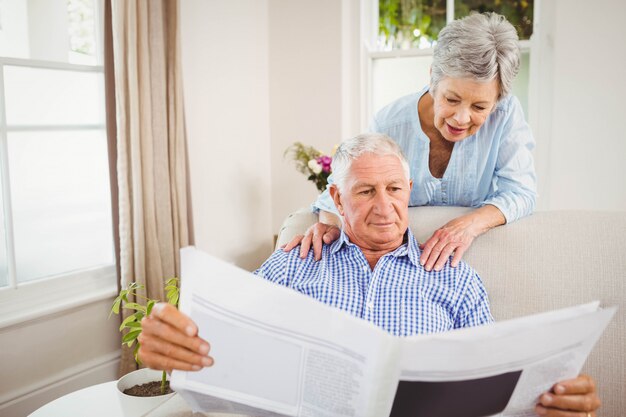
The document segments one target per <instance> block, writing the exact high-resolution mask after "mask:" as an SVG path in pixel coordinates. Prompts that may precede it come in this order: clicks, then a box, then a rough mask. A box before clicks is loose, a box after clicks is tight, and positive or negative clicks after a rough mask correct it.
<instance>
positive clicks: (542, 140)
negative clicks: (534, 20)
mask: <svg viewBox="0 0 626 417" xmlns="http://www.w3.org/2000/svg"><path fill="white" fill-rule="evenodd" d="M540 5H541V8H540V10H539V13H540V19H541V20H540V28H539V29H540V39H539V45H538V46H539V48H540V53H539V56H538V57H537V59H538V60H539V62H538V63H537V65H538V68H537V69H536V71H538V72H537V73H536V77H537V79H538V83H539V85H538V86H537V91H536V96H535V97H536V99H534V100H535V101H534V103H535V104H536V106H537V109H536V113H534V114H532V116H533V117H531V122H532V124H533V127H534V130H535V135H536V139H537V152H536V157H537V176H538V181H539V193H540V197H539V200H538V206H539V208H541V209H551V210H556V209H590V210H593V209H596V210H626V129H624V120H625V117H624V115H625V114H626V113H625V111H624V97H626V77H625V76H624V74H625V72H624V68H626V46H624V40H626V25H625V24H624V16H626V2H624V1H622V0H598V1H597V2H594V3H593V5H590V4H588V3H584V2H572V1H566V0H542V1H541V3H540ZM531 65H532V63H531Z"/></svg>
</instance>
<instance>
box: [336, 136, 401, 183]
mask: <svg viewBox="0 0 626 417" xmlns="http://www.w3.org/2000/svg"><path fill="white" fill-rule="evenodd" d="M365 153H373V154H376V155H381V156H384V155H393V156H397V157H398V158H399V159H400V163H401V164H402V169H403V171H404V175H405V176H406V179H407V181H408V180H410V179H411V170H410V168H409V163H408V162H407V160H406V157H405V156H404V154H403V153H402V149H400V146H398V144H397V143H396V142H395V141H394V140H393V139H391V138H390V137H389V136H387V135H383V134H380V133H365V134H362V135H358V136H355V137H353V138H351V139H346V140H344V141H343V142H341V144H339V147H338V148H337V151H336V152H335V155H334V156H333V162H332V164H331V167H332V172H333V179H334V183H335V184H336V185H337V188H339V190H340V191H343V190H344V186H345V183H346V178H347V177H348V174H349V173H350V168H351V167H352V162H353V161H354V160H356V159H357V158H358V157H360V156H361V155H363V154H365Z"/></svg>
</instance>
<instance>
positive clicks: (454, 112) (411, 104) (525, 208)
mask: <svg viewBox="0 0 626 417" xmlns="http://www.w3.org/2000/svg"><path fill="white" fill-rule="evenodd" d="M519 63H520V52H519V46H518V37H517V33H516V31H515V29H514V28H513V26H512V25H511V24H510V23H509V22H508V21H507V20H506V19H505V18H504V17H503V16H500V15H497V14H494V13H487V14H473V15H470V16H468V17H466V18H463V19H460V20H456V21H453V22H451V23H450V24H449V25H447V26H446V27H445V28H443V29H442V30H441V32H440V33H439V40H438V41H437V46H436V47H435V50H434V56H433V63H432V67H431V81H430V85H429V86H427V87H425V88H424V89H423V90H422V91H420V92H418V93H416V94H411V95H409V96H406V97H403V98H400V99H399V100H397V101H395V102H393V103H391V104H389V105H388V106H387V107H385V108H383V109H382V110H380V111H379V112H378V114H376V116H375V117H374V120H373V122H372V124H371V126H370V130H371V131H373V132H379V133H384V134H387V135H388V136H390V137H391V138H393V139H394V140H395V141H396V142H398V144H399V145H400V147H401V148H402V149H403V151H404V153H405V155H406V157H407V159H408V160H409V161H410V162H411V177H412V179H413V184H414V185H413V191H412V193H411V201H410V205H411V206H424V205H450V206H466V207H473V208H474V210H472V211H471V212H470V213H468V214H466V215H463V216H461V217H458V218H455V219H453V220H452V221H450V222H448V223H446V224H444V225H443V226H441V227H440V228H439V229H438V230H437V231H436V232H435V233H434V234H433V235H432V236H431V237H430V238H429V239H428V240H427V241H426V242H424V243H423V245H422V249H423V251H422V254H421V258H420V262H421V263H422V265H424V266H425V267H426V269H427V270H431V269H435V270H440V269H441V268H442V267H443V265H444V264H445V263H446V261H447V260H448V258H449V257H450V256H451V255H452V254H453V253H454V256H453V258H452V261H451V265H452V266H453V267H455V266H457V265H458V263H459V261H460V259H461V257H462V256H463V254H464V253H465V251H466V250H467V249H468V247H469V246H470V245H471V244H472V242H473V240H474V239H475V238H476V237H477V236H479V235H481V234H483V233H485V232H487V231H488V230H490V229H491V228H493V227H496V226H499V225H502V224H505V223H509V222H512V221H515V220H517V219H519V218H520V217H524V216H527V215H529V214H530V213H532V211H533V209H534V206H535V197H536V191H535V189H536V184H535V169H534V164H533V157H532V155H531V150H532V149H533V147H534V140H533V137H532V133H531V131H530V128H529V126H528V124H527V123H526V121H525V120H524V115H523V112H522V108H521V106H520V103H519V101H518V100H517V98H515V97H514V96H511V95H510V94H509V93H510V92H511V85H512V83H513V79H514V78H515V76H516V75H517V72H518V69H519ZM331 181H332V176H331ZM314 207H315V208H316V209H319V210H320V217H319V219H320V223H317V224H316V225H315V226H312V227H311V228H310V229H309V230H308V231H307V233H306V234H305V236H297V237H295V238H294V240H292V241H291V242H290V243H289V244H288V245H287V246H286V247H285V250H291V249H293V247H295V246H297V245H298V243H301V248H300V253H301V256H302V257H304V256H306V254H307V253H308V251H309V249H310V248H311V245H313V249H314V254H315V257H316V259H319V257H320V256H321V246H322V241H323V242H326V243H330V242H332V241H334V240H335V239H336V238H337V237H338V236H339V229H338V228H339V227H341V221H340V220H339V217H338V215H337V214H336V213H337V211H336V208H335V207H334V204H333V202H332V200H331V199H330V196H329V194H328V191H326V192H324V193H323V194H322V195H321V196H320V197H319V198H318V200H317V201H316V202H315V203H314Z"/></svg>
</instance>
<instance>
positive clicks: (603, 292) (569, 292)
mask: <svg viewBox="0 0 626 417" xmlns="http://www.w3.org/2000/svg"><path fill="white" fill-rule="evenodd" d="M468 210H469V209H468V208H461V207H412V208H410V209H409V217H410V225H411V230H412V231H413V233H414V234H415V236H416V238H417V240H418V241H420V242H424V241H425V240H426V239H427V238H428V237H429V236H430V235H431V234H432V233H433V232H434V231H435V230H436V229H437V228H438V227H440V226H442V225H444V224H445V223H446V222H447V221H449V220H450V219H453V218H455V217H457V216H459V215H461V214H463V213H465V212H467V211H468ZM315 221H317V216H316V215H315V214H312V213H310V212H309V211H308V210H305V209H302V210H300V211H298V212H296V213H294V214H292V215H291V216H289V217H288V218H287V219H286V220H285V222H284V224H283V227H282V228H281V231H280V234H279V236H278V240H277V246H280V245H282V244H284V243H286V242H288V241H289V240H290V239H291V237H292V236H294V235H295V234H298V233H303V232H304V231H305V230H306V228H307V227H308V226H310V225H311V224H313V223H314V222H315ZM464 260H465V261H466V262H467V263H468V264H470V265H471V266H472V267H473V268H474V269H475V270H476V271H477V272H478V274H479V275H480V277H481V279H482V280H483V282H484V284H485V287H486V288H487V291H488V292H489V298H490V302H491V306H492V313H493V315H494V317H495V318H496V320H504V319H509V318H513V317H518V316H522V315H527V314H531V313H538V312H542V311H547V310H553V309H557V308H562V307H567V306H571V305H575V304H582V303H586V302H589V301H593V300H599V301H600V302H601V305H604V306H611V305H618V307H619V309H618V312H617V314H616V316H615V318H614V319H613V321H612V322H611V323H610V324H609V327H608V328H607V330H606V331H605V333H604V334H603V336H602V337H601V339H600V341H599V342H598V344H597V345H596V347H595V348H594V350H593V352H592V353H591V355H590V356H589V359H588V360H587V363H586V364H585V367H584V368H583V372H585V373H588V374H590V375H592V376H593V377H594V378H595V379H596V381H597V382H598V386H599V390H600V394H601V398H602V402H603V406H602V409H601V412H600V415H603V416H621V415H624V414H623V413H624V410H626V388H625V384H626V213H625V212H598V211H546V212H537V213H535V214H533V215H532V216H530V217H527V218H524V219H521V220H519V221H517V222H515V223H512V224H510V225H506V226H502V227H498V228H495V229H493V230H491V231H489V232H488V233H486V234H484V235H483V236H481V237H479V238H478V239H476V241H475V242H474V244H473V245H472V247H471V248H470V249H469V250H468V252H467V253H466V254H465V256H464ZM537 343H541V341H540V340H538V341H537Z"/></svg>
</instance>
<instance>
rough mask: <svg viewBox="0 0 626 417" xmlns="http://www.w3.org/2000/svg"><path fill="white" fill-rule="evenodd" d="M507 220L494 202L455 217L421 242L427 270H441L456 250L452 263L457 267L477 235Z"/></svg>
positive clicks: (424, 264)
mask: <svg viewBox="0 0 626 417" xmlns="http://www.w3.org/2000/svg"><path fill="white" fill-rule="evenodd" d="M505 222H506V219H505V218H504V215H503V214H502V212H501V211H500V210H499V209H498V208H497V207H495V206H492V205H486V206H483V207H480V208H478V209H476V210H474V211H472V212H471V213H468V214H465V215H463V216H460V217H457V218H455V219H452V220H450V221H449V222H448V223H446V224H444V225H443V226H442V227H440V228H439V229H437V230H436V231H435V233H433V235H432V236H431V237H430V238H428V240H427V241H426V242H424V243H423V244H422V245H420V249H422V254H421V256H420V263H421V264H422V265H423V266H424V268H425V269H426V270H427V271H431V270H433V269H434V270H435V271H440V270H441V269H442V268H443V266H444V265H445V264H446V261H447V260H448V258H450V255H452V253H454V257H453V258H452V261H451V262H450V266H452V267H453V268H454V267H457V266H458V265H459V262H460V261H461V258H462V257H463V255H464V254H465V251H467V249H468V248H469V247H470V246H471V245H472V243H473V242H474V239H475V238H476V237H478V236H480V235H482V234H483V233H485V232H486V231H487V230H489V229H492V228H494V227H496V226H499V225H501V224H504V223H505Z"/></svg>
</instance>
